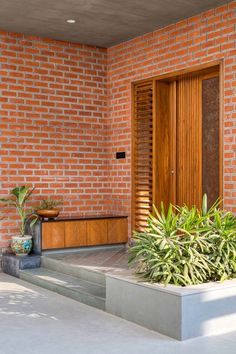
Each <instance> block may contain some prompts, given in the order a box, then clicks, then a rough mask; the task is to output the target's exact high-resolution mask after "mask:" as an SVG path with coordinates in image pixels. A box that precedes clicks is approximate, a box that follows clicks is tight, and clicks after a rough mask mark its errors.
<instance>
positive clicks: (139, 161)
mask: <svg viewBox="0 0 236 354" xmlns="http://www.w3.org/2000/svg"><path fill="white" fill-rule="evenodd" d="M132 150H133V156H132V157H133V174H132V179H133V183H132V185H133V188H132V189H133V190H132V227H133V229H135V230H142V229H143V228H145V227H146V220H147V216H148V214H149V213H150V212H151V211H152V203H153V152H152V150H153V82H152V80H150V81H146V82H143V83H141V84H135V85H134V88H133V149H132Z"/></svg>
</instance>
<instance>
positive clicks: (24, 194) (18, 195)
mask: <svg viewBox="0 0 236 354" xmlns="http://www.w3.org/2000/svg"><path fill="white" fill-rule="evenodd" d="M33 191H34V188H31V187H29V186H21V187H16V188H14V189H12V190H11V192H10V196H9V198H0V201H1V202H3V203H5V204H6V205H10V206H13V207H15V208H16V210H17V212H18V214H19V217H20V226H19V229H20V235H21V236H22V237H24V235H25V228H26V222H27V220H28V219H29V218H32V221H31V224H30V225H31V226H32V225H33V224H34V223H35V222H36V221H37V216H36V215H35V214H32V211H31V210H29V209H28V208H27V207H26V202H27V200H28V199H29V197H30V195H31V194H32V192H33Z"/></svg>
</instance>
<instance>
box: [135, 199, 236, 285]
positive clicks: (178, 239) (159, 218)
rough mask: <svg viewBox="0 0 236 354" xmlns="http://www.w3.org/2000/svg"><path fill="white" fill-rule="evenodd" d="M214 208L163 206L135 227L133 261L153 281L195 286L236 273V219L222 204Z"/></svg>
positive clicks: (205, 204)
mask: <svg viewBox="0 0 236 354" xmlns="http://www.w3.org/2000/svg"><path fill="white" fill-rule="evenodd" d="M219 205H220V202H219V201H217V202H216V203H215V204H214V205H213V206H212V207H211V208H210V209H209V210H208V209H207V197H206V195H204V196H203V203H202V209H201V210H199V209H198V208H196V207H192V208H188V207H187V206H183V207H174V206H172V205H170V206H169V208H168V210H167V212H166V213H165V211H164V207H163V205H162V206H161V211H160V212H159V211H158V210H157V209H156V208H155V207H154V210H155V216H154V215H150V216H149V217H148V220H147V223H148V226H147V228H146V229H145V230H144V231H140V232H137V231H136V232H134V236H133V237H134V240H135V242H134V245H133V246H132V247H131V248H130V250H129V253H130V257H129V263H133V262H135V263H136V264H137V266H136V273H137V274H139V275H140V276H141V277H142V278H144V279H146V280H148V281H150V282H159V283H164V284H175V285H181V286H186V285H192V284H200V283H204V282H209V281H218V280H220V281H223V280H225V279H231V278H234V277H236V218H235V216H234V215H233V214H232V213H231V212H226V211H224V210H221V209H220V208H219Z"/></svg>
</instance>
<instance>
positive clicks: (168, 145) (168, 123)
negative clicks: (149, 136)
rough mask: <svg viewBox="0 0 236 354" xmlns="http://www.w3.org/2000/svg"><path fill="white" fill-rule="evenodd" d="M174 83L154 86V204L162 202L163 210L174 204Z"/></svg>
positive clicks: (162, 83) (157, 204)
mask: <svg viewBox="0 0 236 354" xmlns="http://www.w3.org/2000/svg"><path fill="white" fill-rule="evenodd" d="M172 86H175V83H171V82H157V86H156V128H155V151H154V153H153V158H154V161H155V163H154V165H155V168H156V178H155V180H156V181H155V196H154V202H155V205H156V207H157V208H159V207H160V205H161V203H162V202H163V204H164V206H165V208H168V205H169V203H174V202H175V196H174V190H175V188H174V186H175V183H176V181H175V176H176V174H175V173H176V171H175V158H173V157H174V156H175V153H176V151H175V141H173V139H174V140H175V129H176V126H175V117H173V115H172V113H173V111H174V107H175V104H176V102H175V99H174V97H173V94H172Z"/></svg>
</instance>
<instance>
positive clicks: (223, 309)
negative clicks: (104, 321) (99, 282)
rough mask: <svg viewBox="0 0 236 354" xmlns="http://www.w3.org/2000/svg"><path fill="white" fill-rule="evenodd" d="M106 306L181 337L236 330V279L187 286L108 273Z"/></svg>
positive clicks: (130, 318)
mask: <svg viewBox="0 0 236 354" xmlns="http://www.w3.org/2000/svg"><path fill="white" fill-rule="evenodd" d="M106 290H107V295H106V296H107V298H106V310H107V311H108V312H110V313H112V314H113V315H116V316H119V317H122V318H124V319H126V320H129V321H132V322H135V323H137V324H140V325H141V326H144V327H147V328H149V329H152V330H155V331H158V332H159V333H162V334H165V335H167V336H170V337H172V338H175V339H178V340H186V339H189V338H193V337H198V336H206V335H213V334H219V333H225V332H230V331H233V330H236V280H230V281H225V282H223V283H208V284H201V285H195V286H188V287H184V288H183V287H177V286H167V287H164V286H162V285H152V284H148V283H140V282H138V281H137V278H134V277H133V276H126V277H124V276H122V275H120V276H116V275H115V276H114V275H107V278H106Z"/></svg>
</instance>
